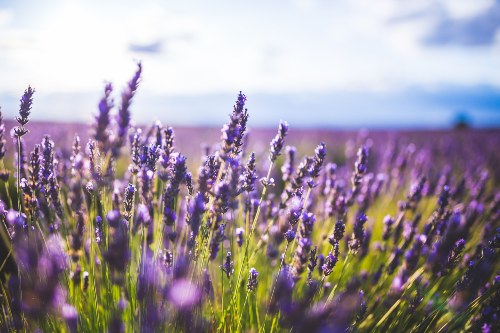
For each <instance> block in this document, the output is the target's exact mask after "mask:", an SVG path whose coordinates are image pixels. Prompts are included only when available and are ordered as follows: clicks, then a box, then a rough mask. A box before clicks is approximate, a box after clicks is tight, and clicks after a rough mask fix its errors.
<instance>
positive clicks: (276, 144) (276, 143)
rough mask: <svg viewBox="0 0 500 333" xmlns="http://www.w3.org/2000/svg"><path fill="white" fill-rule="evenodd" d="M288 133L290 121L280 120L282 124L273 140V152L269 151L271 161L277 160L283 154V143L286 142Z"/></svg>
mask: <svg viewBox="0 0 500 333" xmlns="http://www.w3.org/2000/svg"><path fill="white" fill-rule="evenodd" d="M287 133H288V123H287V122H286V121H283V120H282V121H280V125H279V127H278V133H277V134H276V136H275V137H274V139H272V140H271V152H270V153H269V159H270V160H271V162H274V161H276V159H277V158H278V156H280V154H281V150H282V149H283V145H284V144H285V137H286V135H287Z"/></svg>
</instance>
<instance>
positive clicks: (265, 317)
mask: <svg viewBox="0 0 500 333" xmlns="http://www.w3.org/2000/svg"><path fill="white" fill-rule="evenodd" d="M289 244H290V243H288V242H287V243H286V247H285V251H284V252H283V255H282V256H281V262H280V267H279V268H278V274H277V275H276V279H274V283H273V289H272V291H271V297H270V298H269V304H267V308H266V315H265V316H264V325H263V326H262V327H260V328H259V332H260V331H261V330H262V329H265V327H266V322H267V316H268V315H269V308H270V307H271V302H272V301H273V296H274V291H275V290H276V283H277V282H278V278H279V276H280V273H281V269H282V268H283V262H284V261H285V257H286V252H287V250H288V245H289Z"/></svg>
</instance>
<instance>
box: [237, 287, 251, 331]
mask: <svg viewBox="0 0 500 333" xmlns="http://www.w3.org/2000/svg"><path fill="white" fill-rule="evenodd" d="M248 294H249V292H248V290H247V294H246V296H245V301H244V302H243V308H242V309H241V313H242V315H241V316H240V318H239V320H238V327H237V328H236V332H239V331H240V327H241V319H243V312H244V311H245V307H246V305H247V300H248Z"/></svg>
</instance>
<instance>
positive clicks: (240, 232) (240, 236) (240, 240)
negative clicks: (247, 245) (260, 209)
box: [235, 228, 245, 247]
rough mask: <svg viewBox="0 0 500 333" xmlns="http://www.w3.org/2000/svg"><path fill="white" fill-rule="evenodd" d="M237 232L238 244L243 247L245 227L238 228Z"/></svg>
mask: <svg viewBox="0 0 500 333" xmlns="http://www.w3.org/2000/svg"><path fill="white" fill-rule="evenodd" d="M235 233H236V244H238V246H239V247H241V246H242V245H243V241H244V234H245V231H244V230H243V228H236V231H235Z"/></svg>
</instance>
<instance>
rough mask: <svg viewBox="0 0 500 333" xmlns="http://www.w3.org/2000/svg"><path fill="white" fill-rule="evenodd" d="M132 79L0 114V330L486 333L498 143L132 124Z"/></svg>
mask: <svg viewBox="0 0 500 333" xmlns="http://www.w3.org/2000/svg"><path fill="white" fill-rule="evenodd" d="M141 69H142V68H141V65H140V64H139V65H138V68H137V71H136V73H135V74H134V76H133V77H132V78H131V79H130V81H129V82H128V83H127V84H126V86H125V88H124V89H121V90H119V89H117V91H115V90H114V89H113V86H112V85H111V84H106V85H105V87H104V89H103V93H102V99H101V100H99V101H96V109H95V110H89V112H92V113H93V114H94V115H95V119H94V121H93V122H92V123H91V124H89V125H78V124H52V123H40V122H30V121H29V117H30V115H31V114H32V113H33V114H34V113H36V112H37V101H36V97H37V93H36V91H35V90H33V89H32V88H31V87H29V88H27V89H26V91H25V92H24V94H22V96H21V100H20V105H19V114H18V116H17V118H16V119H1V118H0V119H1V120H0V169H1V170H0V179H1V180H0V200H1V201H0V219H1V221H2V223H1V225H0V230H1V247H0V250H1V253H0V267H1V273H0V276H1V282H0V286H1V289H0V306H1V312H0V331H2V332H34V331H42V332H105V331H107V332H297V333H298V332H322V333H323V332H498V331H500V318H499V316H500V259H499V248H500V150H499V147H500V131H498V130H442V131H380V130H379V131H370V132H369V131H328V130H304V129H294V128H291V127H290V128H289V126H288V124H287V123H286V121H284V120H280V119H276V125H277V126H276V128H273V129H254V128H252V110H251V109H249V110H247V109H246V107H245V103H246V100H247V96H245V95H244V94H243V93H242V92H240V93H239V94H237V92H235V97H236V98H235V101H230V100H229V101H228V107H227V113H228V114H229V116H228V120H227V123H226V124H224V125H223V126H222V129H215V128H194V127H192V128H190V127H183V128H172V127H169V126H168V124H161V123H159V122H156V123H154V124H146V125H145V126H139V127H138V126H135V125H133V117H134V113H136V112H140V111H141V110H137V109H135V108H134V104H133V100H134V96H135V94H136V93H137V94H140V82H141ZM138 87H139V90H138ZM35 88H36V87H35ZM251 98H252V96H248V99H249V100H250V99H251ZM231 103H233V104H234V105H233V106H232V107H231ZM221 125H222V124H221ZM46 134H48V135H46Z"/></svg>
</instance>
